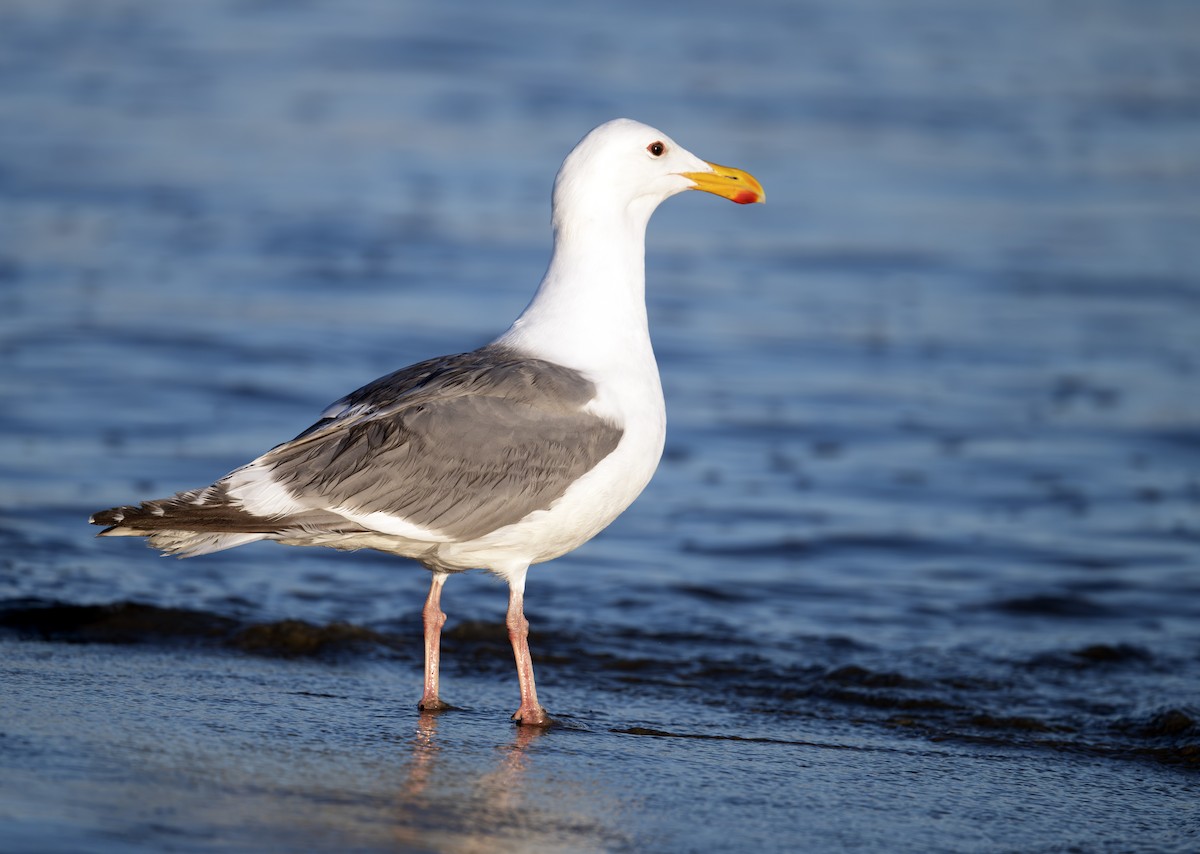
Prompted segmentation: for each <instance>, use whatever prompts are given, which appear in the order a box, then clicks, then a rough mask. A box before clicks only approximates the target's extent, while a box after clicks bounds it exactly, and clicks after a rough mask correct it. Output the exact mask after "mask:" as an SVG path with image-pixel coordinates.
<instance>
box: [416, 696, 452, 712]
mask: <svg viewBox="0 0 1200 854" xmlns="http://www.w3.org/2000/svg"><path fill="white" fill-rule="evenodd" d="M417 708H418V709H420V710H421V711H422V712H448V711H450V710H451V709H453V708H454V706H452V705H450V704H449V703H446V702H443V700H442V699H441V698H440V697H422V698H421V702H419V703H417Z"/></svg>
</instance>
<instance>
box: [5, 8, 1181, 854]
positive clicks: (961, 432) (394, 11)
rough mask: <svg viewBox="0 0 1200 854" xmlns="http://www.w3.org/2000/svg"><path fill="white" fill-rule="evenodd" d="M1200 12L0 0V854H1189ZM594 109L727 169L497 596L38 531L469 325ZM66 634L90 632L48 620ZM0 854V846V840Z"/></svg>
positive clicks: (497, 305)
mask: <svg viewBox="0 0 1200 854" xmlns="http://www.w3.org/2000/svg"><path fill="white" fill-rule="evenodd" d="M1197 33H1200V7H1197V6H1196V5H1195V4H1193V3H1190V2H1183V0H1180V2H1165V0H1163V1H1162V2H1160V1H1159V0H1151V2H1139V3H1132V2H1120V0H1094V1H1093V2H1088V3H1082V2H1079V3H1074V2H1063V3H1044V2H1034V0H1017V2H1003V3H1002V2H999V0H995V2H992V0H981V2H975V3H949V2H936V0H918V2H913V3H906V4H902V5H897V4H889V3H886V2H881V0H848V1H847V2H839V3H834V2H787V3H783V2H780V3H771V2H747V3H741V4H738V5H737V7H736V9H734V8H731V7H729V6H728V4H717V3H707V2H701V3H692V4H688V6H687V7H686V8H682V9H681V8H677V7H672V6H671V5H670V4H657V5H655V4H633V3H617V4H610V5H609V6H606V7H605V8H604V9H603V10H600V9H598V8H590V7H582V6H581V7H567V6H562V5H561V4H553V3H538V2H521V3H513V4H506V5H498V4H497V5H492V4H483V3H479V2H467V3H462V4H457V5H455V6H454V7H453V8H451V7H449V6H446V5H445V4H435V3H428V2H411V3H394V2H390V0H355V1H354V2H340V3H320V2H307V3H291V2H288V3H284V2H269V0H260V1H259V2H250V1H249V0H237V1H236V2H235V0H224V1H223V2H213V3H192V4H179V3H176V4H161V3H150V2H144V0H143V2H139V1H138V0H128V2H122V3H102V4H98V3H71V2H64V0H39V2H38V3H12V4H7V5H4V6H0V356H2V358H3V364H4V366H5V370H4V371H3V372H0V393H2V395H3V397H2V400H3V403H4V405H3V407H2V410H0V626H3V627H6V631H5V633H4V634H2V635H0V648H2V649H3V655H2V657H0V674H2V675H0V685H2V686H3V689H2V691H0V768H3V773H2V774H0V839H8V840H13V842H11V843H10V844H9V847H11V848H12V850H30V851H34V850H36V851H73V850H81V849H86V850H98V851H119V850H143V849H144V850H162V849H165V848H174V849H176V850H189V851H190V850H196V851H208V850H213V849H217V848H230V847H231V848H234V849H239V850H262V849H268V848H273V849H281V848H283V849H287V848H292V849H295V848H312V849H319V850H339V851H340V850H350V849H359V850H417V851H426V850H428V851H448V850H474V849H475V848H477V847H479V846H483V845H486V846H490V849H495V850H513V851H525V850H538V851H542V850H546V851H549V850H571V851H575V850H637V851H642V850H670V851H690V850H697V851H698V850H710V849H711V848H713V847H715V846H717V845H723V844H728V843H730V842H734V843H740V844H742V845H745V846H753V847H756V848H759V849H763V850H797V849H800V850H812V851H835V850H846V849H853V848H860V849H871V850H883V849H886V850H897V851H899V850H906V851H934V850H945V851H951V850H954V851H960V850H979V851H1067V850H1114V851H1116V850H1120V851H1129V850H1153V851H1172V850H1175V851H1191V850H1195V849H1196V848H1197V847H1198V846H1200V809H1198V808H1197V804H1198V803H1200V800H1198V796H1200V786H1198V783H1197V777H1196V769H1197V767H1200V723H1198V721H1200V394H1197V391H1198V389H1200V240H1198V239H1197V235H1198V234H1200V203H1198V202H1197V200H1198V199H1200V41H1198V40H1197V39H1196V34H1197ZM619 115H627V116H630V117H632V118H636V119H638V120H641V121H644V122H647V123H650V124H653V125H655V126H657V127H660V128H661V129H663V130H664V131H665V132H666V133H668V134H670V135H671V136H673V137H674V138H675V139H677V140H678V141H679V142H680V143H681V144H683V145H685V146H686V147H688V148H689V149H691V150H692V151H694V152H695V153H697V154H698V155H700V156H702V157H705V158H707V159H710V160H714V161H717V162H721V163H728V164H730V165H735V166H739V167H742V168H745V169H747V170H749V171H750V172H752V173H753V174H755V175H756V176H757V177H758V178H759V179H760V180H761V181H762V183H763V185H764V186H765V188H766V190H767V194H768V204H767V205H765V206H754V207H747V208H743V207H736V206H733V205H729V204H727V203H724V202H721V201H720V200H718V199H715V198H712V197H708V196H701V195H700V194H687V195H685V196H683V197H680V198H676V199H673V200H671V201H670V202H668V203H667V204H666V205H664V207H663V208H662V209H661V210H660V211H659V212H658V213H657V214H656V216H655V219H654V221H653V222H652V224H651V229H650V235H649V242H648V252H647V273H648V284H649V296H648V299H649V308H650V314H651V325H652V332H653V335H654V340H655V346H656V351H657V353H658V356H659V362H660V366H661V368H662V373H663V382H664V386H665V389H666V394H667V404H668V417H669V428H668V430H669V434H668V440H667V451H666V455H665V457H664V460H663V464H662V466H661V467H660V469H659V472H658V475H657V476H656V478H655V480H654V481H653V483H652V484H651V485H650V487H649V488H648V489H647V491H646V492H645V494H644V495H643V497H642V498H641V499H639V501H638V502H637V503H636V504H635V505H634V506H633V507H632V508H631V509H630V510H629V511H628V512H627V513H626V514H625V515H624V516H623V517H621V518H620V519H619V520H618V521H617V522H616V523H615V524H614V525H613V526H611V527H610V528H609V529H608V530H607V531H606V532H604V534H602V535H601V536H600V537H599V538H597V539H596V540H595V541H593V542H592V543H590V544H588V545H587V546H585V547H584V548H582V549H580V550H579V551H577V552H575V553H573V554H571V555H568V556H566V557H564V558H561V559H559V560H558V561H555V562H553V563H551V564H547V565H545V566H542V567H538V568H535V569H534V570H533V572H532V573H531V577H530V582H529V588H528V593H527V611H528V614H529V617H530V620H531V623H532V625H533V635H532V639H531V642H532V646H533V652H534V656H535V660H536V661H537V667H538V679H539V688H540V689H541V690H540V693H541V695H542V697H541V699H542V700H543V702H544V704H545V705H546V706H547V707H548V708H549V709H550V711H551V713H552V714H554V715H555V716H556V717H557V718H559V719H560V721H562V725H561V726H560V727H557V728H554V729H551V730H550V731H549V732H547V733H534V734H531V733H528V732H524V731H517V730H515V729H514V728H513V727H512V726H511V724H509V723H508V720H507V718H508V714H509V713H511V711H512V709H513V708H515V705H516V680H515V678H514V676H515V674H514V673H513V672H512V665H511V662H510V653H509V651H508V649H507V644H506V642H505V639H504V630H503V626H502V616H503V607H504V600H505V590H504V588H503V586H502V585H500V584H498V583H497V582H495V581H494V580H492V579H490V578H488V577H487V576H484V575H481V574H480V575H471V576H462V577H455V578H453V579H451V581H450V583H449V584H448V586H447V588H446V594H445V599H444V601H443V606H444V608H445V609H446V611H447V612H448V614H449V617H450V619H449V622H448V624H447V631H448V637H447V640H446V656H445V661H444V665H443V666H444V677H443V678H444V695H445V696H446V698H447V699H448V700H449V701H451V702H453V703H455V704H456V705H458V706H460V707H462V711H459V712H456V713H452V714H445V715H442V716H440V717H437V718H432V719H430V718H421V717H419V716H418V715H417V712H416V709H415V703H416V700H417V698H418V696H419V692H420V642H419V640H420V636H419V631H420V618H419V610H420V606H421V603H422V600H423V597H424V593H425V587H426V585H427V576H426V574H425V573H424V571H423V570H421V569H420V568H419V567H417V566H415V565H412V564H407V563H405V562H403V561H399V560H398V559H394V558H388V557H385V556H382V555H372V554H366V553H364V554H340V553H333V552H327V551H320V550H296V549H285V548H282V547H277V546H270V545H267V544H259V545H254V546H249V547H245V548H241V549H237V550H234V551H232V552H227V553H222V554H218V555H213V556H209V557H205V558H200V559H196V560H190V561H187V562H182V563H177V562H174V561H164V560H161V559H158V558H156V557H155V556H154V555H153V554H152V553H151V552H148V551H146V550H145V549H144V548H142V547H141V545H140V544H139V543H137V542H133V541H112V540H102V541H96V540H94V539H93V538H92V534H93V533H94V529H92V528H90V527H89V526H87V525H86V519H87V517H88V515H89V514H90V513H91V512H93V511H95V510H97V509H101V508H104V507H109V506H112V505H115V504H122V503H128V502H130V501H133V500H137V499H140V498H148V497H157V496H161V495H166V494H169V493H172V492H174V491H176V490H179V489H183V488H190V487H195V486H201V485H204V484H207V483H209V482H211V481H212V480H213V479H215V478H216V477H218V476H220V475H222V474H224V473H225V472H227V471H229V470H230V469H232V468H234V467H236V466H238V465H240V464H241V463H243V462H245V461H247V460H248V459H250V458H251V457H253V456H255V455H257V454H258V453H261V452H262V451H263V450H265V449H266V448H268V447H270V446H271V445H273V444H275V443H277V442H279V441H281V440H283V439H285V438H288V437H290V436H292V435H295V434H296V433H297V432H299V431H300V430H302V429H303V428H304V427H306V426H307V425H308V424H310V423H311V422H312V420H313V419H314V417H315V416H316V414H317V413H318V412H319V411H320V410H321V409H322V408H323V407H324V406H325V405H326V404H327V403H329V402H330V401H332V400H334V399H336V398H337V397H339V396H341V395H342V394H344V393H345V392H347V391H349V390H351V389H354V388H357V387H359V386H360V385H362V384H363V383H364V382H366V381H368V380H370V379H372V378H374V377H376V376H378V375H380V374H382V373H385V372H388V371H390V370H392V369H394V368H396V367H399V366H402V365H405V364H408V363H410V362H413V361H416V360H418V359H421V358H426V357H429V356H433V355H439V354H443V353H452V352H459V351H462V350H465V349H469V348H471V347H474V346H478V345H479V344H482V343H484V342H486V341H487V340H490V339H491V338H492V337H493V336H494V335H495V334H496V333H497V332H498V331H499V330H501V329H503V328H504V327H505V326H506V325H507V323H508V322H509V320H510V319H511V318H512V317H513V316H515V315H516V314H517V313H518V312H519V311H520V309H521V308H522V307H523V306H524V305H525V303H526V301H527V300H528V298H529V297H530V295H531V294H532V291H533V288H534V287H535V286H536V283H537V281H538V279H539V277H540V276H541V273H542V272H543V270H544V267H545V263H546V259H547V254H548V250H549V230H548V213H549V211H548V200H549V190H550V185H551V181H552V179H553V174H554V171H555V170H556V169H557V167H558V164H559V162H560V161H561V159H562V157H563V156H564V155H565V153H566V152H567V151H568V150H569V149H570V148H571V146H572V145H573V144H574V143H575V141H577V140H578V139H579V137H581V136H582V135H583V134H584V133H585V132H586V131H587V130H588V129H590V128H591V127H593V126H594V125H596V124H599V123H600V122H602V121H604V120H607V119H609V118H612V117H615V116H619ZM91 606H102V607H97V608H92V607H91ZM0 847H5V846H4V845H0Z"/></svg>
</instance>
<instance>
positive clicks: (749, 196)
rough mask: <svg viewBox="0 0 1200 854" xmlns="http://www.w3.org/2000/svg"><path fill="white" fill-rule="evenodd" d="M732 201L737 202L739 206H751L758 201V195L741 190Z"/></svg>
mask: <svg viewBox="0 0 1200 854" xmlns="http://www.w3.org/2000/svg"><path fill="white" fill-rule="evenodd" d="M733 201H735V202H737V203H738V204H739V205H752V204H754V203H755V202H757V201H758V194H757V193H752V192H750V191H749V190H742V191H741V192H739V193H738V194H737V195H736V196H734V197H733Z"/></svg>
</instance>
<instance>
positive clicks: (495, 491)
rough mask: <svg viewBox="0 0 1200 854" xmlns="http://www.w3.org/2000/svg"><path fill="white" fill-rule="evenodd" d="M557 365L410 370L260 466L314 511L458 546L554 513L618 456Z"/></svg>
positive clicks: (589, 392)
mask: <svg viewBox="0 0 1200 854" xmlns="http://www.w3.org/2000/svg"><path fill="white" fill-rule="evenodd" d="M594 394H595V387H594V385H593V384H592V383H591V381H590V380H588V379H587V378H586V377H584V376H583V375H582V374H580V373H579V372H577V371H574V370H571V369H569V368H564V367H562V366H561V365H555V364H553V363H550V362H546V361H543V360H540V359H531V358H527V357H523V356H521V355H519V354H517V353H515V352H514V351H512V350H507V349H505V348H500V347H491V346H490V347H485V348H483V349H481V350H476V351H474V352H472V353H465V354H462V355H460V356H452V357H447V358H445V359H439V360H432V361H429V362H422V363H420V364H418V365H413V366H412V367H411V368H406V369H404V370H402V371H397V372H396V373H394V374H390V375H388V376H386V377H382V378H380V379H378V380H376V381H375V382H373V383H371V384H370V385H367V386H364V387H363V388H361V389H359V390H358V391H356V392H354V393H353V394H350V395H347V396H346V397H345V398H343V399H342V400H341V401H339V402H338V403H336V404H334V406H332V407H330V408H329V409H328V410H326V413H327V414H328V415H331V416H332V417H326V418H324V419H322V420H321V421H319V422H317V423H316V424H314V425H313V426H312V427H310V428H309V429H308V430H306V431H305V432H304V433H301V434H300V435H299V436H297V437H296V438H295V439H293V440H292V441H291V442H287V443H285V444H283V445H279V446H278V447H276V448H274V449H273V450H271V451H270V452H268V453H267V454H266V455H264V457H263V458H262V460H261V462H262V463H264V464H267V465H269V467H270V472H271V476H272V479H273V480H275V481H276V482H277V483H279V484H281V485H282V486H284V487H286V488H287V490H288V491H289V492H291V493H292V494H293V495H294V496H295V497H296V499H297V500H299V501H301V502H303V503H304V504H307V505H308V506H310V507H313V508H314V509H315V508H334V507H340V508H347V509H350V510H353V511H355V512H362V513H374V512H383V513H387V514H390V515H393V516H396V517H398V518H401V519H404V520H406V521H408V522H411V523H413V524H415V525H419V526H421V527H423V528H428V529H430V530H435V531H439V532H441V533H443V534H446V535H448V536H450V537H452V538H454V539H458V540H466V539H473V538H475V537H479V536H482V535H484V534H486V533H488V532H490V531H493V530H495V529H497V528H500V527H502V526H504V525H508V524H511V523H513V522H516V521H518V520H519V519H521V518H523V517H524V516H526V515H528V514H529V513H531V512H533V511H535V510H539V509H545V508H547V507H549V506H550V505H551V504H552V503H553V502H554V501H555V500H556V499H558V498H559V497H561V496H562V494H563V493H564V492H566V490H567V488H568V487H569V486H570V485H571V484H572V483H574V482H575V481H576V480H577V479H578V478H579V477H580V476H582V475H583V474H584V473H586V472H587V471H589V470H590V469H592V468H593V467H594V466H595V465H596V464H597V463H599V462H600V460H602V459H604V457H606V456H608V455H609V454H610V453H612V451H613V450H614V449H615V448H616V446H617V443H618V442H619V441H620V439H621V435H622V430H621V428H620V427H619V426H617V425H615V424H613V423H611V422H609V421H606V420H605V419H603V418H599V417H597V416H595V415H592V414H590V413H588V412H585V411H584V409H583V407H584V406H585V405H586V404H587V402H588V401H589V400H591V399H592V397H593V396H594Z"/></svg>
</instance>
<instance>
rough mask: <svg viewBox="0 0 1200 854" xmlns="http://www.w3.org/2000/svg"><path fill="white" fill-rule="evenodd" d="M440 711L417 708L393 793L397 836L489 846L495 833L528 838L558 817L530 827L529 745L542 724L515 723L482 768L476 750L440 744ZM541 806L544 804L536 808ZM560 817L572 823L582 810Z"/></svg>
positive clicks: (468, 847) (446, 846) (470, 847)
mask: <svg viewBox="0 0 1200 854" xmlns="http://www.w3.org/2000/svg"><path fill="white" fill-rule="evenodd" d="M440 714H441V713H439V712H422V713H421V714H420V715H419V717H418V719H417V727H416V732H415V733H414V734H413V736H412V738H411V739H410V740H409V746H410V749H411V753H410V755H409V761H408V769H407V773H406V775H405V776H404V779H403V783H402V785H401V790H400V792H399V794H398V796H397V799H396V800H397V804H396V805H397V815H396V819H397V821H396V825H395V828H394V838H395V840H396V841H397V842H398V843H401V844H404V845H407V846H414V847H419V846H427V845H430V844H431V843H436V847H437V848H438V849H439V850H450V851H464V852H469V851H477V850H478V851H484V850H487V851H492V850H495V845H496V841H497V836H498V835H499V836H500V837H504V836H510V835H511V836H513V837H516V838H524V839H526V840H528V839H529V834H530V833H533V834H534V836H535V837H536V836H542V835H543V834H544V833H545V832H546V831H547V830H550V831H551V832H554V831H553V830H552V828H553V827H554V826H555V825H557V824H560V823H559V822H554V821H551V822H549V823H548V825H547V824H542V825H541V826H540V827H536V826H531V824H530V822H531V819H532V818H533V815H532V814H531V813H530V811H529V809H528V806H529V802H530V801H537V800H539V798H537V797H527V795H528V793H527V791H526V790H527V788H528V780H527V774H528V772H529V769H530V767H531V766H530V756H529V747H530V746H531V745H532V744H533V742H534V741H535V740H536V739H539V738H542V737H545V736H546V735H547V730H545V729H543V728H540V727H516V728H515V729H514V732H513V739H512V741H510V742H509V743H507V744H504V745H498V746H497V747H496V752H497V759H496V761H495V763H494V764H493V765H492V766H491V767H490V770H489V769H488V768H487V767H486V766H485V767H484V768H480V767H479V763H478V761H477V760H478V759H479V756H478V754H475V755H474V757H473V758H472V757H471V756H464V755H460V753H459V752H458V751H443V749H442V748H443V744H442V743H440V742H439V738H438V726H439V723H440V721H439V717H440ZM443 735H444V734H443ZM443 740H444V739H443ZM468 753H470V752H468ZM544 808H545V804H544V803H543V804H542V805H541V806H540V807H539V808H538V809H537V810H534V811H533V812H534V813H539V812H541V810H543V809H544ZM545 818H546V816H544V815H543V816H542V820H543V821H544V819H545ZM563 818H564V819H569V820H568V821H567V822H566V824H567V825H568V826H570V825H571V824H574V823H576V822H578V820H579V818H580V816H563ZM536 824H537V823H536V822H535V825H536ZM575 826H578V824H575Z"/></svg>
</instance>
